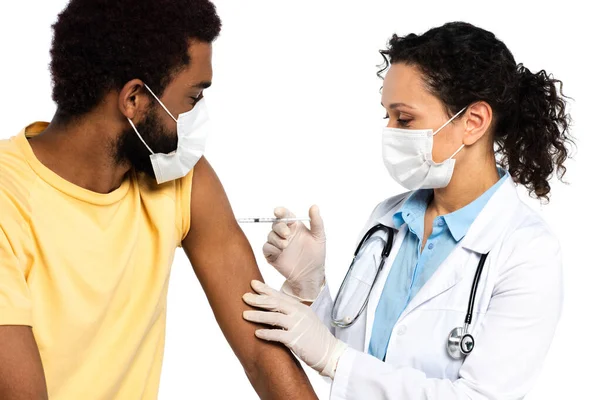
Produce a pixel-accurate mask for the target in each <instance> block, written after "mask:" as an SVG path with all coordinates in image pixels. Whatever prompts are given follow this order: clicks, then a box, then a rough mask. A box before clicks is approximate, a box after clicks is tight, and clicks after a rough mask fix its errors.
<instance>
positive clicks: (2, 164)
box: [0, 137, 35, 208]
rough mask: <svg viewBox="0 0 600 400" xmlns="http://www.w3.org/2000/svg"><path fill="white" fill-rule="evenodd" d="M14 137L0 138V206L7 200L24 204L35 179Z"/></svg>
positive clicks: (14, 203) (13, 203)
mask: <svg viewBox="0 0 600 400" xmlns="http://www.w3.org/2000/svg"><path fill="white" fill-rule="evenodd" d="M16 139H17V137H12V138H10V139H4V140H0V204H2V205H1V206H0V208H4V207H6V206H7V205H8V203H7V202H9V203H11V204H12V205H17V204H19V205H20V206H21V207H22V206H24V205H26V203H27V202H28V201H29V192H30V190H31V186H32V183H33V180H34V179H35V175H34V174H33V172H32V170H31V168H30V167H29V164H28V163H27V160H26V158H25V156H24V155H23V153H22V152H21V150H20V148H19V146H18V144H17V143H16ZM21 207H19V208H21Z"/></svg>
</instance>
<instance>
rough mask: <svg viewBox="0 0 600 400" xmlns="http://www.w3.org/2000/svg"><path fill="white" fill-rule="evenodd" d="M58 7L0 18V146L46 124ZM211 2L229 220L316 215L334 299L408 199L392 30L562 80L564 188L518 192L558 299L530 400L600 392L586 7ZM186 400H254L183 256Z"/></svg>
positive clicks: (48, 1)
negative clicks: (393, 138) (436, 32)
mask: <svg viewBox="0 0 600 400" xmlns="http://www.w3.org/2000/svg"><path fill="white" fill-rule="evenodd" d="M7 4H10V5H7ZM65 4H66V1H65V0H39V1H31V0H29V1H26V0H20V1H18V2H2V5H1V6H0V49H1V50H2V52H1V62H0V77H1V79H2V83H3V84H2V96H0V115H2V122H3V125H2V128H1V129H0V139H3V138H8V137H10V136H13V135H15V134H16V133H18V131H19V130H20V129H21V128H23V127H24V126H25V125H27V124H28V123H30V122H32V121H34V120H49V119H51V118H52V115H53V112H54V104H53V103H52V101H51V97H50V77H49V72H48V63H49V55H48V50H49V46H50V40H51V31H50V25H51V23H52V22H54V20H55V18H56V15H57V13H58V12H59V11H60V10H61V9H62V8H63V7H64V5H65ZM216 4H217V7H218V11H219V14H220V16H221V17H222V19H223V32H222V35H221V37H220V38H219V39H218V40H217V42H216V43H215V45H214V69H215V74H214V86H213V88H211V89H209V91H207V93H206V95H207V101H208V102H209V107H210V109H211V117H212V119H213V121H214V126H215V134H214V136H212V138H211V140H210V142H209V150H208V155H207V158H208V159H209V160H210V161H211V163H212V164H213V166H214V167H215V169H216V171H217V173H218V174H219V176H220V178H221V180H222V182H223V184H224V185H225V188H226V190H227V193H228V195H229V199H230V201H231V203H232V205H233V208H234V211H235V213H236V215H238V216H258V215H261V216H262V215H265V216H267V215H270V213H271V212H272V209H273V208H274V207H275V206H277V205H286V206H288V207H290V208H292V209H293V210H295V211H296V213H297V214H302V215H305V214H306V213H307V211H308V208H309V206H310V205H311V204H313V203H317V204H319V205H320V206H321V209H322V214H323V216H324V218H325V223H326V229H327V235H328V261H327V266H328V275H329V279H330V282H331V284H332V287H334V288H335V287H338V285H339V283H340V281H341V278H342V276H343V274H344V273H345V270H346V268H347V265H348V262H349V260H350V256H351V253H352V252H353V251H354V242H355V240H356V239H357V237H356V235H357V234H358V231H359V229H360V228H361V227H362V225H363V224H364V222H365V220H366V218H367V217H368V215H369V213H370V212H371V210H372V209H373V207H374V206H375V205H376V204H377V203H378V202H379V201H381V200H383V199H384V198H386V197H388V196H391V195H393V194H396V193H398V192H400V191H402V190H403V189H402V188H401V187H399V186H397V185H396V183H395V182H394V181H393V180H392V179H391V178H389V176H388V174H387V172H386V170H385V168H384V167H383V164H382V162H381V155H380V127H381V126H382V124H383V120H382V117H383V116H384V111H383V109H382V108H381V106H380V105H379V102H380V98H379V88H380V85H381V82H380V81H379V80H378V78H377V77H376V75H375V72H376V65H377V64H379V63H380V62H381V57H380V55H379V54H378V51H377V50H378V49H381V48H383V47H384V46H385V44H386V41H387V39H388V38H389V37H390V36H391V35H392V33H394V32H397V33H398V34H407V33H411V32H415V33H422V32H424V31H425V30H427V29H429V28H431V27H434V26H437V25H440V24H443V23H444V22H448V21H454V20H463V21H468V22H471V23H474V24H476V25H480V26H481V27H484V28H486V29H488V30H491V31H492V32H494V33H496V35H497V36H498V37H499V38H500V39H502V40H504V41H505V43H506V44H507V45H508V47H509V48H510V49H511V50H512V52H513V54H514V56H515V58H516V60H517V62H523V63H524V64H525V65H526V66H527V67H529V68H530V69H532V70H533V71H537V70H539V69H542V68H544V69H546V70H547V71H549V72H552V73H553V74H554V75H555V77H557V78H559V79H561V80H563V81H564V90H565V92H566V94H567V95H569V96H571V97H573V98H574V101H573V102H572V103H571V112H572V116H573V118H574V121H575V125H574V127H573V134H574V136H575V137H576V138H577V143H578V151H577V153H576V155H575V158H574V159H573V160H571V161H569V163H568V173H567V176H566V178H567V180H568V181H569V182H570V184H569V185H563V184H560V183H558V182H556V183H553V185H552V194H553V196H552V200H551V202H550V204H549V205H547V206H543V207H542V206H541V205H540V203H539V202H537V201H536V200H532V199H527V195H526V193H525V192H524V191H523V192H522V194H523V198H525V199H526V201H527V202H528V203H529V204H530V205H531V206H532V207H533V208H534V209H536V210H538V211H539V212H541V213H542V214H543V215H544V217H545V219H546V220H547V221H548V222H549V224H550V226H551V227H552V228H553V229H554V231H555V232H556V233H557V235H558V236H559V238H560V240H561V243H562V246H563V251H564V276H565V287H566V296H565V303H564V310H563V317H562V320H561V322H560V325H559V327H558V330H557V332H556V337H555V341H554V344H553V346H552V348H551V350H550V353H549V354H548V357H547V361H546V363H545V367H544V370H543V372H542V374H541V376H540V377H539V379H538V381H537V384H536V386H535V388H534V389H533V390H532V392H531V393H530V395H529V396H528V397H527V398H528V399H530V400H535V399H538V400H542V399H543V400H546V399H549V398H590V397H591V396H592V393H597V392H598V390H597V388H596V381H597V378H598V377H597V374H598V372H599V370H598V362H599V360H600V347H599V346H598V340H597V335H598V332H600V324H599V322H598V321H599V318H598V315H599V314H598V313H599V312H598V306H599V305H600V302H599V301H598V285H599V282H600V262H599V261H598V256H597V254H598V253H597V252H598V243H597V235H596V233H595V232H597V229H598V224H599V223H600V218H599V217H598V207H597V206H596V199H597V193H598V186H597V185H598V183H597V179H598V157H597V152H598V148H599V147H600V139H599V137H600V123H599V121H598V113H599V109H598V107H599V103H598V101H597V99H596V95H597V93H598V92H599V89H600V85H599V83H598V82H599V79H598V69H597V68H598V65H599V64H598V57H597V49H598V41H599V39H600V34H599V31H598V27H597V21H596V20H595V19H593V16H594V15H596V14H595V12H593V11H592V8H591V6H586V5H584V2H583V1H581V2H576V1H569V2H560V3H557V4H553V3H550V2H548V1H528V2H525V1H518V2H511V1H504V2H495V3H493V5H492V4H491V3H488V2H482V1H478V2H467V1H458V0H457V1H444V2H442V1H439V2H438V1H431V0H429V1H400V0H379V1H375V0H370V1H368V2H366V1H348V0H346V1H342V0H339V1H324V0H318V1H317V0H303V1H282V0H269V1H267V0H253V1H247V0H219V1H216ZM156 29H157V32H158V31H159V30H160V26H157V27H156ZM157 51H159V49H157ZM594 161H595V162H594ZM244 229H245V232H246V234H247V235H248V238H249V240H250V242H251V243H252V245H253V248H254V250H255V253H256V254H257V258H258V260H259V265H260V267H261V271H262V272H263V275H264V277H265V278H266V280H267V282H268V283H270V284H272V285H279V284H280V283H281V281H282V280H281V278H280V277H279V276H278V275H277V274H276V273H275V272H274V271H273V270H272V269H271V268H270V267H269V266H268V265H267V264H266V262H264V260H263V259H262V255H261V247H262V244H263V242H264V240H265V238H266V235H267V233H268V231H269V226H268V225H260V226H259V225H253V226H248V227H245V228H244ZM465 308H466V304H465ZM506 345H507V346H508V345H510V343H507V344H506ZM518 362H520V360H515V363H518ZM310 377H311V378H314V379H313V382H314V385H315V388H316V390H317V392H318V394H319V396H320V398H323V399H325V398H327V395H328V387H327V385H326V384H325V383H324V381H322V380H321V379H319V378H318V376H316V374H314V373H312V371H311V372H310ZM193 398H226V399H229V398H236V399H237V398H244V399H251V398H256V395H255V394H254V392H253V390H252V388H251V386H250V385H249V383H248V382H247V380H246V377H245V375H244V373H243V370H242V368H241V367H240V365H239V363H238V362H237V359H236V358H235V356H234V355H233V352H232V351H231V350H230V349H229V347H228V345H227V343H226V341H225V340H224V338H223V337H222V335H221V333H220V331H219V329H218V326H217V325H216V323H215V320H214V318H213V316H212V313H211V310H210V308H209V306H208V303H207V301H206V298H205V296H204V294H203V293H202V291H201V288H200V286H199V284H198V283H197V280H196V278H195V277H194V275H193V272H192V269H191V267H190V265H189V263H188V261H187V259H186V258H185V256H184V255H183V253H179V254H178V256H177V258H176V261H175V264H174V266H173V274H172V281H171V288H170V293H169V316H168V325H167V345H166V354H165V362H164V368H163V377H162V384H161V393H160V399H162V400H165V399H193Z"/></svg>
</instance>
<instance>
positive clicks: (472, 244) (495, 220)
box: [399, 176, 520, 320]
mask: <svg viewBox="0 0 600 400" xmlns="http://www.w3.org/2000/svg"><path fill="white" fill-rule="evenodd" d="M519 202H520V200H519V197H518V195H517V193H516V189H515V185H514V182H513V180H512V179H511V178H510V176H509V177H508V179H507V180H506V182H504V183H503V184H502V186H500V187H499V188H498V191H497V192H496V193H495V194H494V195H493V196H492V197H491V198H490V200H489V201H488V203H487V204H486V206H485V207H484V208H483V210H481V213H480V214H479V215H478V216H477V218H476V219H475V221H473V224H472V225H471V227H470V228H469V231H468V232H467V234H466V235H465V237H464V238H463V240H462V241H461V242H460V243H459V244H458V245H457V246H456V248H455V249H454V250H453V251H452V252H451V253H450V255H449V256H448V258H446V260H445V261H444V262H443V263H442V264H441V265H440V266H439V267H438V269H437V270H436V271H435V272H434V273H433V275H432V276H431V278H429V280H428V281H427V282H426V283H425V285H423V287H422V288H421V290H419V292H418V293H417V294H416V295H415V297H414V298H413V299H412V301H411V302H410V303H409V304H408V306H407V307H406V309H405V310H404V312H403V313H402V315H401V316H400V319H399V320H401V319H402V318H403V317H404V316H405V315H407V314H408V313H410V312H411V311H412V310H414V309H415V308H417V307H418V306H420V305H421V304H423V303H425V302H427V301H428V300H430V299H432V298H433V297H435V296H438V295H439V294H441V293H443V292H445V291H446V290H448V289H450V288H451V287H453V286H455V285H456V284H457V283H458V282H460V281H461V280H462V279H463V278H464V277H465V272H466V271H472V270H474V269H475V267H476V263H477V260H478V258H479V255H480V254H483V253H487V252H489V251H490V249H491V248H492V246H493V244H494V243H496V241H497V240H498V238H499V237H500V235H501V234H502V233H503V232H504V231H505V229H506V228H507V227H508V224H509V223H510V222H511V221H513V218H512V215H513V213H514V211H515V209H516V207H517V206H518V204H519ZM499 216H501V217H499ZM469 263H471V264H472V263H475V264H474V266H473V268H466V266H467V265H470V264H469Z"/></svg>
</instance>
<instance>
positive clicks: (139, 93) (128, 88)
mask: <svg viewBox="0 0 600 400" xmlns="http://www.w3.org/2000/svg"><path fill="white" fill-rule="evenodd" d="M118 101H119V103H118V106H119V111H120V112H121V113H122V114H123V115H124V116H125V117H126V118H129V119H130V120H132V121H134V122H136V121H139V120H140V119H141V118H142V116H143V115H144V114H145V112H146V109H147V108H148V106H149V103H150V99H149V98H148V92H147V90H146V88H145V86H144V82H142V81H141V80H139V79H133V80H131V81H129V82H127V83H126V84H125V86H123V88H122V89H121V91H120V92H119V100H118Z"/></svg>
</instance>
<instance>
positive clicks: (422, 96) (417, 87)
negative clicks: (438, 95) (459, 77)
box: [381, 63, 432, 108]
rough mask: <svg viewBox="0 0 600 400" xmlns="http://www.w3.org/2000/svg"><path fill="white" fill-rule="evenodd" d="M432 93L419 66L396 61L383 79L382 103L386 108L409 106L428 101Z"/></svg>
mask: <svg viewBox="0 0 600 400" xmlns="http://www.w3.org/2000/svg"><path fill="white" fill-rule="evenodd" d="M431 96H432V95H431V93H429V91H428V90H427V88H426V85H425V82H424V80H423V74H422V73H421V71H420V70H419V68H418V67H416V66H414V65H407V64H404V63H395V64H392V65H391V66H390V68H389V69H388V71H387V73H386V75H385V78H384V80H383V90H382V92H381V103H382V104H383V106H384V107H386V108H395V107H394V106H397V105H402V106H405V107H407V108H410V107H415V106H416V105H419V104H423V103H428V102H429V101H430V100H431V99H430V97H431Z"/></svg>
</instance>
